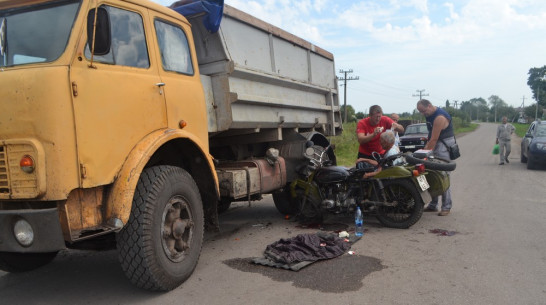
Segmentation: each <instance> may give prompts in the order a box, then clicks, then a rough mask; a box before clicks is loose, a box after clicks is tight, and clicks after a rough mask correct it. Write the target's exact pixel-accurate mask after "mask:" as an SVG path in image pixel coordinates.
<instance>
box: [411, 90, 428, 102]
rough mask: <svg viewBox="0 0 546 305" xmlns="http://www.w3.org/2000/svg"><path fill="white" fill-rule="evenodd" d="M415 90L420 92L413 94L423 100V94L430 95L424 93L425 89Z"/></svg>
mask: <svg viewBox="0 0 546 305" xmlns="http://www.w3.org/2000/svg"><path fill="white" fill-rule="evenodd" d="M415 91H417V92H419V94H413V95H412V96H418V97H419V100H422V99H423V96H428V94H423V92H424V91H425V89H421V90H415Z"/></svg>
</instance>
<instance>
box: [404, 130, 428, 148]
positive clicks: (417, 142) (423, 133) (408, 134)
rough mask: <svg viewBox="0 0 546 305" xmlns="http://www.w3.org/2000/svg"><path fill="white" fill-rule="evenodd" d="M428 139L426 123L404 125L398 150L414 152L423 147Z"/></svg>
mask: <svg viewBox="0 0 546 305" xmlns="http://www.w3.org/2000/svg"><path fill="white" fill-rule="evenodd" d="M427 141H428V129H427V124H426V123H419V124H411V125H408V127H406V130H405V132H404V135H403V136H401V137H400V146H399V147H400V151H401V152H407V151H411V152H414V151H416V150H418V149H422V148H424V147H425V145H426V144H427Z"/></svg>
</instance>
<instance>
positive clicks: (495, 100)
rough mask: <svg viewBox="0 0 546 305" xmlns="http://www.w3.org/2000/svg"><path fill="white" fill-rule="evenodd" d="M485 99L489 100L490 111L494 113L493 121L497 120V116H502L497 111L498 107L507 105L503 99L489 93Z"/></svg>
mask: <svg viewBox="0 0 546 305" xmlns="http://www.w3.org/2000/svg"><path fill="white" fill-rule="evenodd" d="M487 100H489V105H490V106H491V112H492V113H493V115H494V118H495V122H497V118H498V117H502V115H501V114H500V113H499V109H502V108H506V107H508V104H506V102H505V101H503V100H502V99H501V98H500V97H498V96H496V95H491V96H490V97H489V98H488V99H487Z"/></svg>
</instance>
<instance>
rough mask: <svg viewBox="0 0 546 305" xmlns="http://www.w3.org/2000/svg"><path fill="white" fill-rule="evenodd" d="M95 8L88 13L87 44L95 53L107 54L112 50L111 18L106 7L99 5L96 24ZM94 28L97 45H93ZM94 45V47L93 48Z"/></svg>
mask: <svg viewBox="0 0 546 305" xmlns="http://www.w3.org/2000/svg"><path fill="white" fill-rule="evenodd" d="M95 10H96V9H92V10H90V11H89V13H88V14H87V44H88V45H89V50H90V51H91V52H93V54H95V55H106V54H108V52H110V45H111V43H112V39H111V37H110V19H109V17H108V12H107V11H106V9H105V8H103V7H99V8H98V11H97V16H96V20H97V23H96V25H95ZM93 29H95V35H94V36H95V42H94V43H95V45H94V46H93ZM93 47H94V49H93Z"/></svg>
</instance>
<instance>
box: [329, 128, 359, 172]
mask: <svg viewBox="0 0 546 305" xmlns="http://www.w3.org/2000/svg"><path fill="white" fill-rule="evenodd" d="M329 139H330V142H331V143H332V145H334V147H335V154H336V159H337V164H338V165H341V166H353V165H354V163H355V161H356V156H357V154H358V140H357V139H356V122H350V123H345V124H343V132H342V133H341V135H339V136H335V137H330V138H329Z"/></svg>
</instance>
